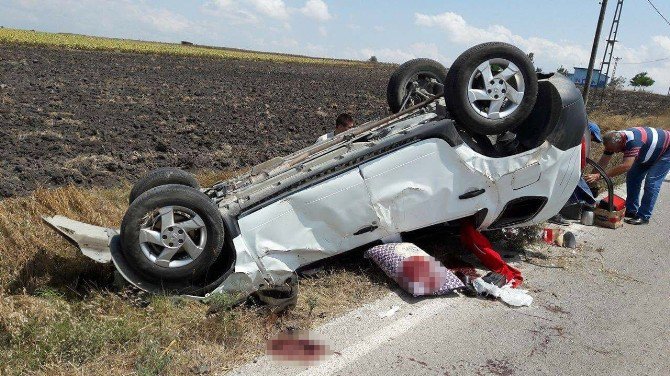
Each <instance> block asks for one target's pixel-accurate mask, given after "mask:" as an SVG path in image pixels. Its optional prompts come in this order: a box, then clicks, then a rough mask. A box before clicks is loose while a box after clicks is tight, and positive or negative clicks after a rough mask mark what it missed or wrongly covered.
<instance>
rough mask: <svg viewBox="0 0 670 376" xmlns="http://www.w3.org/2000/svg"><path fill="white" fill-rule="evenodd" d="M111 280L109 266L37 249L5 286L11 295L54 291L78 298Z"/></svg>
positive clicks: (67, 296) (112, 277)
mask: <svg viewBox="0 0 670 376" xmlns="http://www.w3.org/2000/svg"><path fill="white" fill-rule="evenodd" d="M113 281H114V267H113V266H112V264H111V263H109V264H100V263H97V262H95V261H93V260H89V259H86V258H83V257H63V256H60V255H57V254H54V253H52V252H49V251H47V250H46V249H39V250H38V251H37V252H35V254H34V255H33V256H32V258H30V259H29V260H27V261H26V262H25V263H24V264H23V266H22V267H21V269H20V270H19V271H18V273H17V274H16V277H15V278H14V279H13V280H12V281H11V282H10V283H9V284H8V286H7V287H8V292H9V293H11V294H31V295H32V294H36V293H38V292H39V291H41V290H45V289H48V290H56V291H58V292H59V293H61V294H62V295H63V296H64V297H66V298H68V299H74V300H77V299H81V298H83V297H85V296H86V295H87V294H88V292H90V291H91V290H94V289H95V290H99V289H104V288H109V287H111V286H112V284H113Z"/></svg>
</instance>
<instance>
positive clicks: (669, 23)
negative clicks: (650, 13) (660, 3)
mask: <svg viewBox="0 0 670 376" xmlns="http://www.w3.org/2000/svg"><path fill="white" fill-rule="evenodd" d="M647 2H648V3H649V5H651V7H652V8H654V10H655V11H656V13H658V15H659V16H661V18H663V20H664V21H665V23H667V24H668V26H670V21H668V19H667V18H665V16H664V15H663V13H661V11H660V10H658V8H656V5H654V3H652V2H651V0H647Z"/></svg>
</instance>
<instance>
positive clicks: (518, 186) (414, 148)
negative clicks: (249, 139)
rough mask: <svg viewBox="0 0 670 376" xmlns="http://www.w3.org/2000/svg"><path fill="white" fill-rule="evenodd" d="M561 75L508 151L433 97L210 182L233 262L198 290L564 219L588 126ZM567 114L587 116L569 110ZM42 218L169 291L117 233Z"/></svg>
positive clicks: (274, 279)
mask: <svg viewBox="0 0 670 376" xmlns="http://www.w3.org/2000/svg"><path fill="white" fill-rule="evenodd" d="M563 81H565V79H564V78H561V77H552V78H549V79H545V80H541V86H544V87H548V88H551V89H552V90H553V91H552V93H554V94H552V95H557V96H559V99H560V100H554V101H552V102H551V104H552V106H553V107H552V106H548V107H546V108H544V107H538V109H537V112H538V113H541V112H542V111H550V112H551V115H552V116H547V117H546V118H548V119H551V122H550V123H546V122H544V121H537V124H528V125H526V127H527V128H528V127H532V126H536V127H545V128H546V132H545V133H546V135H545V136H543V137H544V138H543V139H542V140H539V142H536V140H534V139H533V137H532V136H533V135H528V136H524V135H523V134H520V135H521V137H522V139H521V141H522V143H521V144H522V146H523V147H520V148H519V150H517V151H515V152H514V153H513V154H510V155H490V153H486V152H484V151H482V150H479V149H477V145H476V144H477V143H476V142H475V143H473V140H471V139H468V138H467V137H466V136H465V135H463V134H461V133H459V131H458V127H457V126H458V125H457V124H456V123H455V122H454V121H453V120H451V119H449V118H448V117H447V116H446V115H447V114H446V111H445V110H444V101H443V100H441V99H440V100H431V101H427V102H426V103H425V105H424V107H422V108H421V109H419V110H414V111H413V112H409V113H407V114H403V115H402V116H396V117H392V118H389V119H386V121H379V122H374V123H370V124H363V125H362V126H361V127H359V129H358V130H357V129H354V130H352V131H349V132H345V133H344V134H343V135H341V136H338V137H339V139H337V140H335V141H333V142H330V143H327V144H324V145H318V144H317V145H313V146H310V147H308V148H306V149H303V150H301V151H298V152H296V153H294V154H292V155H290V156H287V157H284V158H275V159H272V160H270V161H268V162H266V163H264V164H262V165H259V166H256V167H254V168H252V170H251V172H250V173H248V174H246V175H243V176H240V177H236V178H233V179H230V180H228V181H225V182H220V183H217V184H215V185H214V186H213V187H211V188H208V189H205V190H204V192H205V193H206V194H207V195H208V196H210V198H211V199H212V201H213V202H214V203H215V204H216V205H217V207H218V208H219V211H220V213H221V216H222V217H223V218H224V221H223V222H224V224H225V227H226V236H228V237H229V243H228V245H227V247H228V248H230V249H228V251H229V252H232V253H233V254H234V262H233V266H232V269H231V270H229V271H226V273H228V274H221V276H219V277H220V281H219V280H216V281H214V282H211V284H212V285H211V286H204V287H203V288H202V291H201V293H199V294H198V296H201V297H202V296H207V295H208V294H210V293H216V292H221V291H237V292H244V293H250V292H253V291H256V290H258V289H263V288H267V287H272V286H278V285H281V284H283V283H285V282H286V281H287V280H289V279H290V278H291V277H292V276H293V275H294V273H295V271H296V270H297V269H299V268H301V267H303V266H305V265H308V264H311V263H313V262H315V261H319V260H322V259H325V258H328V257H331V256H334V255H337V254H341V253H343V252H347V251H349V250H352V249H354V248H357V247H360V246H364V245H367V244H371V243H374V242H378V241H380V240H381V239H384V238H386V237H389V236H393V235H397V234H401V233H403V232H409V231H413V230H417V229H421V228H425V227H428V226H431V225H435V224H441V223H448V222H451V221H456V220H461V219H464V218H475V217H476V218H478V219H477V223H476V224H477V226H478V228H479V229H480V230H486V229H494V228H501V227H512V226H527V225H531V224H535V223H539V222H542V221H544V220H546V219H548V218H549V217H551V216H553V215H555V214H556V213H557V212H558V211H559V210H560V209H561V207H562V206H563V204H564V203H565V202H566V201H567V200H568V198H569V195H570V194H571V193H572V190H573V189H574V187H575V186H576V185H577V182H578V179H579V176H580V173H581V172H580V159H581V158H580V157H581V148H580V145H579V139H578V138H576V137H577V136H579V135H580V134H583V133H584V129H585V127H586V116H585V112H584V106H583V102H581V96H579V92H578V91H576V89H575V88H574V85H572V84H570V83H569V81H568V82H567V83H566V82H563ZM569 111H576V112H578V114H576V115H575V114H571V115H570V116H563V115H564V114H565V113H567V112H569ZM538 116H539V115H538ZM531 118H533V116H532V115H531ZM538 118H543V117H542V116H539V117H538ZM547 121H549V120H547ZM545 123H546V124H545ZM361 129H363V130H364V131H361ZM528 129H530V128H528ZM540 131H543V129H540V130H539V131H538V132H540ZM557 134H559V135H560V137H558V136H555V135H557ZM575 135H577V136H575ZM552 140H554V141H553V142H552ZM491 153H493V152H491ZM520 208H521V209H523V210H521V209H520ZM45 221H47V222H48V223H49V224H50V225H51V226H52V227H54V228H55V229H56V230H57V231H58V232H59V233H61V234H63V235H64V236H65V237H67V238H68V239H69V240H70V241H72V242H74V243H76V244H77V245H78V246H79V248H80V249H81V250H82V253H84V254H85V255H86V256H88V257H91V258H92V259H94V260H96V261H98V262H104V261H109V260H110V259H111V260H112V261H114V264H115V266H116V268H117V269H118V270H119V271H120V272H121V274H122V275H123V276H124V278H126V279H127V280H128V281H129V282H131V283H133V284H134V285H136V286H138V287H139V288H142V289H144V290H147V291H151V292H161V291H162V289H163V288H164V286H163V285H161V284H155V283H150V282H149V281H146V280H144V279H143V278H142V277H141V276H140V275H139V274H137V273H135V272H134V271H133V270H132V266H131V265H129V264H128V263H127V261H126V260H125V259H124V258H123V255H122V252H120V247H121V245H120V242H119V237H118V233H119V232H118V231H117V230H115V229H111V228H103V227H98V226H92V225H87V224H83V223H80V222H76V221H73V220H69V219H67V218H64V217H59V216H56V217H49V218H45ZM219 282H220V283H219Z"/></svg>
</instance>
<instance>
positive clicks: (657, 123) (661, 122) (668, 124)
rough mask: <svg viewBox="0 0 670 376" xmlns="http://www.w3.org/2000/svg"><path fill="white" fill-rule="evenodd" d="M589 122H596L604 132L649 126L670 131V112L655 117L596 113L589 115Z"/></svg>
mask: <svg viewBox="0 0 670 376" xmlns="http://www.w3.org/2000/svg"><path fill="white" fill-rule="evenodd" d="M589 120H591V121H594V122H595V123H596V124H598V126H600V129H601V130H602V132H603V133H604V132H607V131H614V130H620V129H626V128H631V127H642V126H649V127H654V128H661V129H670V110H668V111H665V112H662V113H660V114H658V115H653V116H642V117H641V116H632V115H612V114H607V113H604V112H598V111H595V112H593V113H590V114H589Z"/></svg>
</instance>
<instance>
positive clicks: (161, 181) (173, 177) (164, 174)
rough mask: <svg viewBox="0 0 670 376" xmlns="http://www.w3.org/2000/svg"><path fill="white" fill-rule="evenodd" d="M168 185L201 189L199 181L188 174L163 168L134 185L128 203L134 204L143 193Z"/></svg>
mask: <svg viewBox="0 0 670 376" xmlns="http://www.w3.org/2000/svg"><path fill="white" fill-rule="evenodd" d="M167 184H179V185H185V186H187V187H191V188H195V189H200V184H198V181H197V180H195V177H193V175H191V174H189V173H188V172H186V171H184V170H181V169H179V168H175V167H161V168H157V169H155V170H151V171H149V173H147V174H146V175H144V176H143V177H142V178H141V179H140V180H138V181H137V182H136V183H135V185H133V188H132V189H131V190H130V194H129V195H128V203H129V204H132V203H133V201H135V199H137V198H138V197H140V195H141V194H142V193H144V192H146V191H148V190H150V189H151V188H155V187H158V186H161V185H167Z"/></svg>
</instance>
